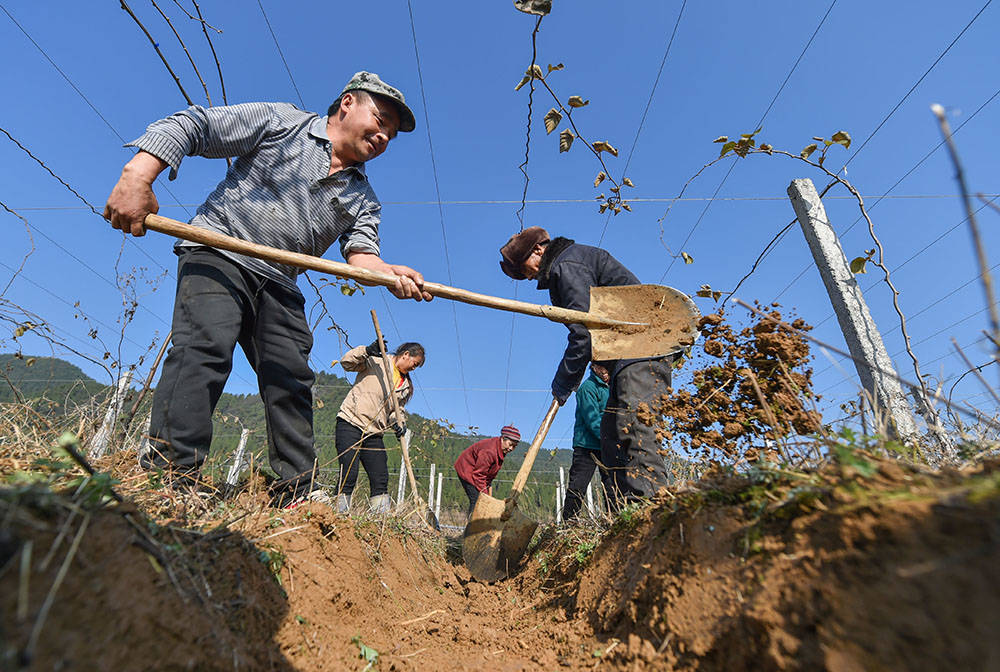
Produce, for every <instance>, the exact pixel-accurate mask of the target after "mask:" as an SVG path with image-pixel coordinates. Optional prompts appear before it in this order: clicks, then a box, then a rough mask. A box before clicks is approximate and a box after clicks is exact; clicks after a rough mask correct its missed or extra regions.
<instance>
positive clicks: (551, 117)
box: [544, 107, 562, 134]
mask: <svg viewBox="0 0 1000 672" xmlns="http://www.w3.org/2000/svg"><path fill="white" fill-rule="evenodd" d="M544 121H545V133H546V134H548V133H551V132H552V131H554V130H556V128H557V127H558V126H559V122H560V121H562V114H560V113H559V110H557V109H556V108H554V107H553V108H550V109H549V111H548V112H546V113H545V119H544Z"/></svg>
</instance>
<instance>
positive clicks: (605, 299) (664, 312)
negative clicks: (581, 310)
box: [589, 285, 701, 361]
mask: <svg viewBox="0 0 1000 672" xmlns="http://www.w3.org/2000/svg"><path fill="white" fill-rule="evenodd" d="M589 312H590V313H591V314H592V315H596V316H600V317H607V318H611V319H615V320H623V321H628V322H637V323H639V324H638V325H636V326H621V327H619V326H615V327H602V328H598V329H595V328H591V329H590V342H591V352H592V358H593V359H595V360H597V361H600V360H604V359H633V358H638V357H662V356H664V355H669V354H671V353H674V352H679V351H680V350H682V349H684V348H685V347H687V346H689V345H691V344H693V343H694V340H695V337H696V336H697V334H698V330H697V327H698V320H699V318H701V313H700V312H699V311H698V309H697V308H696V307H695V305H694V302H693V301H692V300H691V299H690V297H688V296H687V294H685V293H684V292H681V291H678V290H676V289H674V288H673V287H665V286H663V285H624V286H620V287H591V288H590V311H589ZM640 325H641V326H640Z"/></svg>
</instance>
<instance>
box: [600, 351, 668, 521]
mask: <svg viewBox="0 0 1000 672" xmlns="http://www.w3.org/2000/svg"><path fill="white" fill-rule="evenodd" d="M673 360H674V358H673V357H672V356H669V357H662V358H659V359H642V360H638V361H634V360H633V361H622V362H620V363H619V366H618V367H616V370H615V371H614V372H613V373H612V377H611V383H610V385H609V387H610V394H609V396H608V405H607V407H605V409H604V415H603V416H602V417H601V461H602V462H603V463H604V465H605V466H606V467H607V468H608V470H609V471H610V482H611V484H612V488H611V490H610V492H608V495H609V496H608V502H609V504H610V505H611V509H612V511H614V510H616V508H620V507H621V506H622V505H624V504H626V503H628V502H632V501H636V500H638V499H641V498H644V497H651V496H653V495H655V494H656V492H657V491H658V490H659V489H660V488H663V487H666V485H667V468H666V464H665V463H664V460H663V455H662V454H661V453H660V450H661V449H662V445H661V440H660V439H659V438H657V436H656V432H657V429H656V427H653V426H650V425H647V424H644V423H642V422H640V421H639V420H638V419H637V418H636V411H637V409H638V407H639V404H642V403H646V404H652V403H653V402H654V401H655V400H656V399H658V398H660V397H662V396H663V395H665V394H666V393H667V389H668V388H669V387H670V374H671V369H672V365H673Z"/></svg>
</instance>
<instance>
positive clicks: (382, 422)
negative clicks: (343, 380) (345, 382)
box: [337, 345, 413, 434]
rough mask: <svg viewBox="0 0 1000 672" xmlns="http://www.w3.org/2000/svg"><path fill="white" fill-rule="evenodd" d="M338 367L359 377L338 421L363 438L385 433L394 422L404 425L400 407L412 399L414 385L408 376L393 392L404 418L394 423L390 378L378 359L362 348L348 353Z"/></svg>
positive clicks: (382, 363) (341, 409)
mask: <svg viewBox="0 0 1000 672" xmlns="http://www.w3.org/2000/svg"><path fill="white" fill-rule="evenodd" d="M390 359H392V356H391V355H390ZM340 365H341V366H343V367H344V370H345V371H356V372H357V373H358V377H357V378H356V379H355V380H354V386H353V387H352V388H351V391H350V392H348V393H347V398H346V399H344V403H343V404H341V406H340V412H339V413H337V417H338V418H343V419H344V420H346V421H347V422H349V423H351V424H352V425H354V426H355V427H358V428H360V429H361V430H362V431H364V432H365V433H366V434H367V433H379V432H385V431H387V430H388V429H389V428H390V425H392V424H394V423H396V422H398V423H399V424H405V423H406V414H405V413H403V409H402V407H403V406H405V405H406V402H408V401H409V400H410V398H411V397H412V396H413V383H412V381H411V380H410V376H409V375H405V376H402V379H401V381H400V384H399V386H398V387H397V388H396V390H395V394H396V398H397V399H398V400H399V406H400V409H399V412H400V415H402V416H403V417H402V418H399V419H398V421H397V419H396V418H395V417H394V413H393V411H392V401H391V400H390V399H389V393H388V388H387V385H388V384H390V383H389V382H388V381H390V380H391V379H392V375H391V374H388V375H387V371H386V370H385V363H384V362H383V360H382V358H381V357H369V356H368V355H367V353H365V346H363V345H361V346H358V347H356V348H352V349H351V350H348V351H347V352H346V353H345V354H344V357H343V359H341V360H340Z"/></svg>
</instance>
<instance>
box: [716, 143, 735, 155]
mask: <svg viewBox="0 0 1000 672" xmlns="http://www.w3.org/2000/svg"><path fill="white" fill-rule="evenodd" d="M734 147H736V142H735V141H733V140H730V141H729V142H727V143H726V144H724V145H723V146H722V151H720V152H719V158H720V159H721V158H722V157H724V156H725V155H726V154H728V153H729V151H730V150H731V149H733V148H734Z"/></svg>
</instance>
